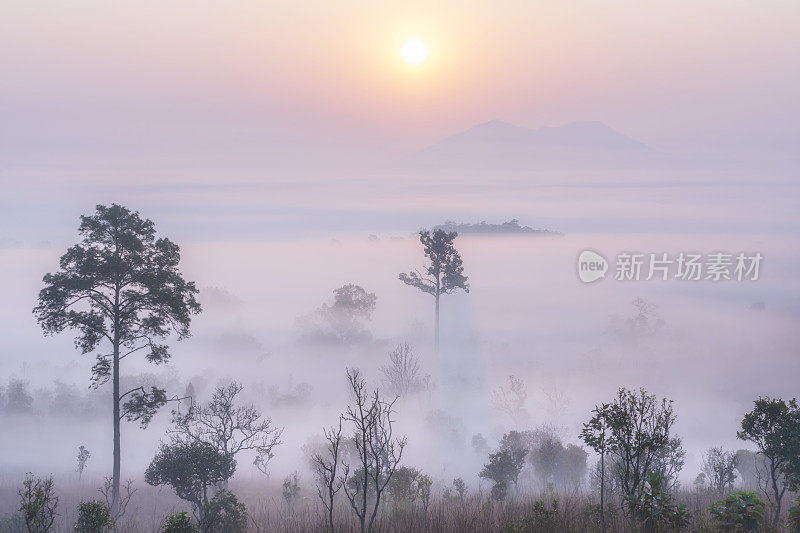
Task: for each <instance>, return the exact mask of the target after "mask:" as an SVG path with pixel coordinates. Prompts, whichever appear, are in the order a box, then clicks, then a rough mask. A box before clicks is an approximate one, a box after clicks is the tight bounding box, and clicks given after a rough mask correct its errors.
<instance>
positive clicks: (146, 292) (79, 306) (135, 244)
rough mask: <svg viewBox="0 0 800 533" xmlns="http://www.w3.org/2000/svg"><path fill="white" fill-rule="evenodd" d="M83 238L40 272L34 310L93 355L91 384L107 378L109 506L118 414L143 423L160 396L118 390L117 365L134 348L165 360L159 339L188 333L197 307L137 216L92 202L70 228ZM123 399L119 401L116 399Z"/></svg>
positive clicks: (175, 252)
mask: <svg viewBox="0 0 800 533" xmlns="http://www.w3.org/2000/svg"><path fill="white" fill-rule="evenodd" d="M78 231H79V233H80V234H81V236H82V237H83V240H82V241H81V242H80V243H79V244H76V245H74V246H73V247H71V248H70V249H69V250H67V252H66V253H65V254H64V255H63V256H61V260H60V262H59V266H60V268H59V270H58V271H57V272H56V273H54V274H47V275H45V276H44V284H45V286H44V288H43V289H42V290H41V291H40V292H39V305H37V306H36V308H34V310H33V312H34V315H36V318H37V320H38V321H39V324H40V325H41V326H42V329H43V330H44V333H45V334H46V335H51V334H55V333H60V332H62V331H64V330H65V329H74V330H77V332H78V337H77V338H76V339H75V346H76V348H78V349H79V350H80V351H81V352H82V353H84V354H86V353H90V352H94V351H95V350H96V349H97V348H98V347H99V346H100V345H101V344H103V343H107V346H108V348H109V349H108V351H103V352H100V353H98V354H97V356H96V359H97V362H96V363H95V365H94V366H93V367H92V382H93V384H94V386H96V387H97V386H100V385H102V384H104V383H106V382H107V381H108V380H109V379H110V380H111V383H112V391H111V404H112V409H113V418H112V420H113V444H114V453H113V469H112V510H115V508H116V505H117V503H118V499H119V487H120V461H121V457H122V455H121V444H120V440H121V437H120V424H121V422H122V420H123V419H125V420H128V421H138V422H139V423H140V425H142V426H146V425H147V424H148V423H149V422H150V420H151V419H152V418H153V415H154V414H155V413H156V411H157V410H158V409H159V408H160V407H162V406H163V405H164V404H165V403H166V401H167V395H166V391H165V390H163V389H159V388H157V387H151V388H150V390H146V389H145V387H143V386H134V387H131V388H130V389H129V390H128V391H126V392H122V391H121V390H120V365H121V363H122V361H123V360H124V359H126V358H128V357H130V356H133V355H134V354H136V353H142V354H144V355H145V359H146V360H147V361H148V362H150V363H155V364H160V363H164V362H166V361H168V360H169V358H170V353H169V349H168V347H167V346H166V345H165V344H160V343H159V341H160V339H163V338H165V337H166V336H167V335H168V334H169V333H170V332H172V331H174V332H175V333H177V334H178V339H179V340H180V339H183V338H185V337H188V336H189V334H190V333H189V324H190V322H191V315H193V314H196V313H199V312H200V304H199V303H197V300H196V298H195V296H196V295H197V292H198V291H197V289H196V288H195V286H194V283H191V282H187V281H185V280H184V279H183V276H182V275H181V273H180V272H179V270H178V262H179V261H180V251H179V249H178V246H177V245H176V244H174V243H173V242H171V241H170V240H169V239H164V238H160V239H156V236H155V227H154V225H153V222H151V221H150V220H146V219H142V218H141V217H140V216H139V213H136V212H131V211H130V210H128V209H127V208H125V207H123V206H121V205H117V204H112V205H111V206H110V207H106V206H103V205H98V206H97V211H96V212H95V214H94V215H92V216H82V217H81V224H80V227H79V228H78ZM123 402H124V403H123Z"/></svg>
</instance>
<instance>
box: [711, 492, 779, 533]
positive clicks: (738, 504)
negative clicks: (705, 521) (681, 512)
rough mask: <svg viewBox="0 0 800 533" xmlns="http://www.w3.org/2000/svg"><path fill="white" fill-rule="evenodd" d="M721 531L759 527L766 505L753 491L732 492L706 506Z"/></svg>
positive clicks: (757, 529) (753, 529)
mask: <svg viewBox="0 0 800 533" xmlns="http://www.w3.org/2000/svg"><path fill="white" fill-rule="evenodd" d="M708 510H709V512H710V513H711V516H712V517H714V521H715V522H717V524H718V525H719V527H720V529H721V530H722V531H751V532H757V531H759V530H760V529H761V522H762V521H763V520H764V511H765V510H766V506H765V504H764V500H762V499H761V498H759V497H758V493H756V492H754V491H748V492H734V493H733V494H731V495H730V496H728V497H727V498H726V499H724V500H721V501H718V502H717V503H715V504H712V505H710V506H709V507H708Z"/></svg>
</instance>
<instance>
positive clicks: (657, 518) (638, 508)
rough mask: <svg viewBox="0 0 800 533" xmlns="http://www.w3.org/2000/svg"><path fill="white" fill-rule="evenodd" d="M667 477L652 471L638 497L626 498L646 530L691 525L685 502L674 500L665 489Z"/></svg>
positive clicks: (674, 529) (674, 528) (678, 529)
mask: <svg viewBox="0 0 800 533" xmlns="http://www.w3.org/2000/svg"><path fill="white" fill-rule="evenodd" d="M666 479H667V478H666V477H665V476H662V475H659V474H657V473H655V472H650V474H649V475H648V477H647V481H646V482H645V484H644V488H643V490H642V494H641V495H640V496H639V497H638V498H634V499H631V498H626V499H627V500H628V502H629V505H630V509H631V511H632V512H633V516H634V517H635V518H636V519H637V521H638V522H639V523H640V524H641V526H642V529H643V530H644V531H680V530H682V529H685V528H686V527H687V526H688V525H689V518H690V514H689V511H688V510H687V509H686V506H685V505H683V504H675V503H673V502H672V496H670V494H669V493H668V492H666V491H665V490H664V481H665V480H666Z"/></svg>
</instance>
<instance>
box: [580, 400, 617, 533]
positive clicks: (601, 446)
mask: <svg viewBox="0 0 800 533" xmlns="http://www.w3.org/2000/svg"><path fill="white" fill-rule="evenodd" d="M592 413H594V414H593V416H592V418H590V419H589V421H588V422H587V423H585V424H584V425H583V430H582V431H581V439H582V440H583V442H585V443H586V445H587V446H589V447H590V448H591V449H593V450H594V451H595V452H596V453H597V454H598V455H599V456H600V528H601V529H602V531H603V533H605V531H606V515H605V509H606V505H605V488H606V454H607V453H608V452H609V450H611V449H612V446H613V444H614V441H613V439H612V438H611V430H610V428H609V427H608V423H609V420H610V417H611V405H610V404H607V403H604V404H601V405H599V406H595V408H594V410H593V411H592Z"/></svg>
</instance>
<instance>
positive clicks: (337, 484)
mask: <svg viewBox="0 0 800 533" xmlns="http://www.w3.org/2000/svg"><path fill="white" fill-rule="evenodd" d="M323 432H324V433H325V440H326V441H327V446H326V449H325V453H324V454H323V453H315V454H314V455H313V456H312V457H311V462H312V465H313V469H314V474H315V476H316V480H317V496H319V499H320V501H321V502H322V505H323V506H324V507H325V511H326V513H327V518H328V529H329V531H330V533H335V531H336V525H335V522H334V519H333V518H334V517H333V509H334V504H335V503H336V494H337V493H338V492H339V491H340V490H341V489H342V486H343V485H344V483H345V482H346V480H345V479H342V478H340V477H338V476H337V472H338V471H339V468H340V467H341V466H342V464H341V463H342V459H341V453H342V452H341V447H342V419H341V417H340V418H339V426H338V427H331V428H330V429H325V430H323Z"/></svg>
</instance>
